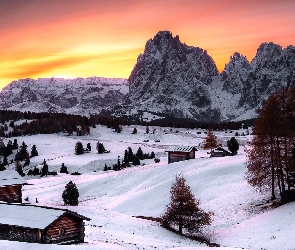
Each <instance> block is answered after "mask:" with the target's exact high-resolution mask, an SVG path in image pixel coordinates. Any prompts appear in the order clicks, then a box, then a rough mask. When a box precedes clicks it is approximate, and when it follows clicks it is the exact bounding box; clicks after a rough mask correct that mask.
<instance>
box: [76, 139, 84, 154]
mask: <svg viewBox="0 0 295 250" xmlns="http://www.w3.org/2000/svg"><path fill="white" fill-rule="evenodd" d="M75 154H76V155H81V154H84V148H83V145H82V143H81V142H79V141H78V142H77V143H76V146H75Z"/></svg>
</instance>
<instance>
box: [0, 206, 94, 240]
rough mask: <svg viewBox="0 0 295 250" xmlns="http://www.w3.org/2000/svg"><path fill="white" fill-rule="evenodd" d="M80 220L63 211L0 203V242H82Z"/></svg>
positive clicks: (68, 211)
mask: <svg viewBox="0 0 295 250" xmlns="http://www.w3.org/2000/svg"><path fill="white" fill-rule="evenodd" d="M84 220H90V219H89V218H87V217H84V216H82V215H80V214H77V213H75V212H72V211H70V210H67V209H57V208H49V207H40V206H33V205H25V204H5V203H0V239H1V240H11V241H23V242H31V243H42V244H49V243H54V244H71V243H82V242H84V236H85V235H84V230H85V226H84Z"/></svg>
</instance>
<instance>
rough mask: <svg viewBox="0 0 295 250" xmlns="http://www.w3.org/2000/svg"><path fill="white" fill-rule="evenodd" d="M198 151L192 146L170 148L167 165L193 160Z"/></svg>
mask: <svg viewBox="0 0 295 250" xmlns="http://www.w3.org/2000/svg"><path fill="white" fill-rule="evenodd" d="M196 151H198V150H197V149H196V147H194V146H175V147H171V148H169V149H168V150H166V152H168V164H169V163H173V162H178V161H185V160H189V159H195V152H196Z"/></svg>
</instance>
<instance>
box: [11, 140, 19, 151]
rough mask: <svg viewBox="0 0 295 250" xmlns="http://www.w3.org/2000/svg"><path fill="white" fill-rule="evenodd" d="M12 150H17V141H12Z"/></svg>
mask: <svg viewBox="0 0 295 250" xmlns="http://www.w3.org/2000/svg"><path fill="white" fill-rule="evenodd" d="M12 149H13V150H15V149H18V144H17V139H14V140H13V144H12Z"/></svg>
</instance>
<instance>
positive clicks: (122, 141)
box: [0, 126, 295, 250]
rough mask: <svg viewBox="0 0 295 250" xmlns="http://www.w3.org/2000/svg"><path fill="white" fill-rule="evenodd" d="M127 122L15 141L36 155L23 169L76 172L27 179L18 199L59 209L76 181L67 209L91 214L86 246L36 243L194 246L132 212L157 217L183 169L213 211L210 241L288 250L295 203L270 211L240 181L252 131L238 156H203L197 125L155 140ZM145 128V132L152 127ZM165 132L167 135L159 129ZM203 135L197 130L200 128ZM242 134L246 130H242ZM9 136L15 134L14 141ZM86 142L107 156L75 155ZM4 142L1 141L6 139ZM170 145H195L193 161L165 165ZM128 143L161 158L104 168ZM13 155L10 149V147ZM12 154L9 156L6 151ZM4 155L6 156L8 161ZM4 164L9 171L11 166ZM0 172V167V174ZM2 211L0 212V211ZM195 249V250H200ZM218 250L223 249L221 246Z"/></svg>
mask: <svg viewBox="0 0 295 250" xmlns="http://www.w3.org/2000/svg"><path fill="white" fill-rule="evenodd" d="M133 128H134V127H133V126H124V127H123V130H122V132H121V133H120V134H117V133H115V132H113V131H112V130H111V129H108V128H106V127H103V126H97V128H95V129H91V135H88V136H84V137H76V136H65V135H64V134H59V135H58V134H55V135H33V136H26V137H21V138H17V139H18V140H19V142H20V141H25V142H26V144H27V145H28V148H29V149H30V148H31V147H32V145H33V144H35V145H36V146H37V150H38V152H39V156H38V157H34V158H31V164H30V166H29V167H25V172H27V171H28V169H29V168H32V167H33V166H37V167H40V164H41V163H42V162H43V159H45V160H46V161H47V163H48V165H49V170H50V171H53V170H59V168H60V166H61V164H62V163H64V164H65V165H66V166H67V167H68V170H69V172H70V173H72V172H74V171H80V172H81V173H82V175H80V176H73V175H66V174H58V175H57V176H54V177H43V178H39V177H37V178H34V177H26V178H27V181H28V183H29V184H32V185H26V186H24V190H23V198H26V197H28V198H29V202H31V203H33V204H35V199H36V198H38V201H39V203H38V205H46V206H54V207H62V208H64V207H65V206H64V205H63V201H62V198H61V194H62V191H63V190H64V187H65V185H66V183H68V182H69V181H70V180H72V181H73V182H74V183H76V185H77V187H78V190H79V193H80V197H79V205H78V206H70V207H67V208H69V209H72V210H74V211H76V212H78V213H80V214H82V215H85V216H87V217H89V218H91V221H89V222H87V223H86V232H85V233H86V243H85V244H82V245H73V246H55V245H53V246H52V245H47V246H45V245H44V246H42V249H65V250H69V249H71V250H73V249H77V250H82V249H130V250H132V249H179V250H180V249H185V250H187V249H198V250H204V249H205V247H206V246H205V244H200V243H198V242H195V241H192V240H189V239H187V238H185V237H180V236H178V235H176V234H173V233H172V232H169V231H167V230H165V229H163V228H161V227H160V226H159V224H158V223H157V222H153V221H149V220H143V219H139V218H136V217H134V216H151V217H159V216H160V215H161V214H163V212H164V211H165V206H166V205H167V204H168V203H169V200H170V193H169V191H170V188H171V185H172V183H173V182H174V181H175V176H176V175H178V174H180V173H182V174H183V176H184V177H185V178H186V180H187V184H188V185H190V187H191V190H192V192H193V194H194V195H195V197H196V198H197V199H200V204H201V207H202V209H204V210H206V211H212V212H213V213H214V216H213V222H212V225H210V226H206V227H205V228H204V232H205V234H206V235H207V237H209V238H210V240H211V241H212V242H216V243H218V244H220V245H221V246H222V247H225V249H228V250H229V249H231V248H236V247H237V248H241V249H251V250H258V249H266V250H277V249H280V250H289V249H293V246H294V244H295V240H294V237H293V229H294V227H295V222H294V220H293V217H294V208H295V204H293V203H290V204H288V205H285V206H282V207H279V208H276V209H271V207H270V205H271V203H270V202H268V198H269V195H270V194H267V193H266V194H260V193H257V192H255V191H254V189H253V188H252V187H251V186H250V185H249V184H248V183H247V182H246V180H245V178H244V176H245V171H246V169H245V166H244V163H245V153H244V150H243V149H244V147H243V145H244V144H245V143H246V141H247V140H249V139H251V136H237V137H236V138H237V140H238V142H239V143H240V150H239V152H238V154H237V155H236V156H233V157H224V158H209V157H208V154H207V152H206V151H204V150H202V148H201V146H202V143H203V140H204V138H205V136H206V134H205V133H204V132H205V131H203V130H200V129H194V130H188V129H181V128H178V129H177V131H178V132H176V130H175V129H170V128H158V127H154V128H155V129H156V131H155V132H156V133H157V135H158V138H160V142H155V141H154V140H152V137H150V138H149V139H150V140H149V141H148V142H144V140H145V139H146V135H145V127H144V126H137V131H138V133H137V134H131V133H132V131H133ZM154 128H150V129H152V130H153V129H154ZM164 129H165V131H166V132H164ZM199 132H201V133H199ZM241 132H245V130H243V131H240V132H239V133H241ZM215 134H216V136H217V139H218V140H219V142H220V143H221V144H223V145H225V144H226V141H227V140H228V139H229V138H230V137H232V136H233V134H232V133H230V132H227V133H225V132H221V131H220V132H215ZM12 139H13V138H12ZM78 140H80V141H81V142H82V143H83V144H84V145H86V143H88V142H90V144H91V146H92V148H95V145H96V142H97V140H99V141H100V142H102V143H103V144H104V145H105V147H106V149H109V150H111V152H110V153H108V154H102V155H100V154H97V153H96V152H95V151H94V150H92V152H91V153H88V154H84V155H75V154H74V147H75V143H76V142H77V141H78ZM7 141H8V139H4V142H5V143H7ZM173 145H186V146H192V145H193V146H196V147H197V148H198V151H197V152H196V159H193V160H188V161H183V162H178V163H172V164H167V153H166V152H165V150H166V149H167V148H168V147H170V146H173ZM129 146H130V147H131V148H132V149H133V152H136V150H137V149H138V147H141V148H142V149H143V151H144V152H151V151H154V152H155V153H156V156H157V157H159V158H160V160H161V161H160V163H158V164H156V163H154V162H153V160H144V161H142V162H141V163H142V164H143V163H144V164H145V165H144V166H137V167H134V166H133V167H131V168H126V169H124V170H122V171H118V172H114V171H107V172H105V171H103V170H102V169H103V167H104V164H107V165H108V166H111V164H113V163H115V162H116V161H117V159H118V155H119V156H120V158H122V157H123V154H124V150H125V149H126V148H127V147H129ZM14 153H15V152H14ZM9 157H12V156H9ZM9 159H10V158H9ZM8 168H10V169H13V168H14V165H13V164H11V165H10V166H9V167H8ZM0 174H1V172H0ZM0 212H1V211H0ZM40 247H41V246H40V245H39V244H29V243H19V242H8V241H1V242H0V249H11V250H15V249H40ZM199 247H200V248H199ZM221 249H222V248H221Z"/></svg>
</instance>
